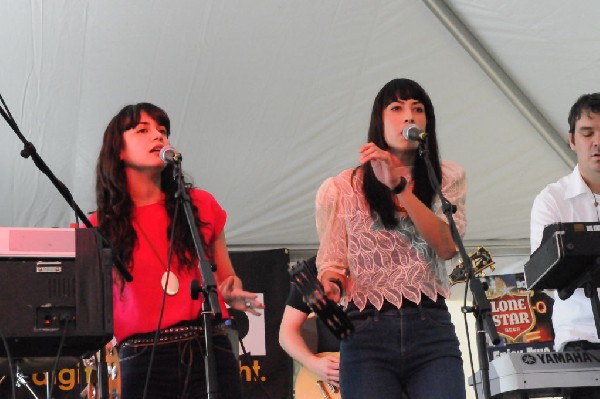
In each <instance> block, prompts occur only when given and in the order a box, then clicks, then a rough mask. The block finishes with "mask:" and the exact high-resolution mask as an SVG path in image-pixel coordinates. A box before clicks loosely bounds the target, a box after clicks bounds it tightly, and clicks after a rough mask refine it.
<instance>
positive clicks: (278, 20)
mask: <svg viewBox="0 0 600 399" xmlns="http://www.w3.org/2000/svg"><path fill="white" fill-rule="evenodd" d="M598 15H600V2H596V1H591V0H588V1H578V2H564V1H559V0H545V1H542V0H534V1H527V2H523V1H518V0H506V1H500V2H499V1H493V0H480V1H472V0H451V1H447V2H443V1H441V0H440V1H424V2H421V1H416V0H402V1H399V0H393V1H392V0H390V1H359V0H349V1H328V2H307V1H292V0H290V1H280V0H269V1H237V0H235V1H234V0H231V1H191V0H188V1H177V2H173V1H167V0H155V1H141V0H137V1H126V2H123V1H117V0H108V1H107V0H103V1H90V0H87V1H85V0H84V1H69V0H53V1H42V0H34V1H27V2H24V1H18V0H7V1H3V2H0V26H1V27H0V30H1V31H2V42H1V43H0V51H1V53H2V55H3V57H2V68H1V70H2V73H1V74H0V94H2V96H3V98H4V100H5V101H6V103H7V105H8V107H9V108H10V110H11V112H12V114H13V116H14V118H15V120H16V121H17V123H18V124H19V126H20V128H21V131H22V132H23V134H24V136H25V137H26V138H27V140H29V141H31V142H32V143H33V144H34V145H35V146H36V147H37V150H38V152H39V153H40V155H41V156H42V158H43V159H44V160H45V161H46V163H47V164H48V165H49V166H50V168H51V169H52V170H53V171H54V173H55V174H56V176H58V177H59V178H60V179H61V180H62V181H63V182H64V184H65V185H66V186H67V187H68V188H69V189H70V190H71V192H72V194H73V197H74V198H75V200H76V201H77V203H78V204H79V205H80V207H81V208H82V209H83V210H84V211H86V212H87V211H93V210H94V209H95V197H94V168H95V162H96V158H97V154H98V151H99V148H100V143H101V137H102V133H103V131H104V128H105V127H106V125H107V123H108V121H109V120H110V118H111V117H112V116H113V115H115V114H116V113H117V112H118V110H119V109H120V108H121V107H122V106H124V105H126V104H130V103H136V102H141V101H149V102H153V103H155V104H157V105H159V106H161V107H162V108H164V109H165V110H166V111H167V112H168V113H169V115H170V117H171V120H172V132H173V135H172V144H173V145H174V146H175V147H176V148H178V149H180V150H181V152H182V153H183V157H184V160H183V166H184V169H185V170H186V172H187V173H188V174H189V175H190V176H192V177H193V179H194V182H195V184H196V185H197V186H199V187H201V188H204V189H206V190H208V191H210V192H211V193H213V194H214V195H215V197H216V198H217V200H218V201H219V202H220V203H221V204H222V206H223V207H224V208H225V209H226V210H227V211H228V214H229V219H228V223H227V229H226V235H227V238H228V242H229V244H230V246H231V247H232V248H269V247H288V248H292V249H297V250H301V249H306V250H311V249H314V248H316V247H317V245H318V239H317V236H316V232H315V228H314V196H315V193H316V190H317V189H318V187H319V185H320V183H321V182H322V181H323V180H324V179H325V178H326V177H328V176H332V175H335V174H337V173H338V172H339V171H341V170H342V169H344V168H348V167H352V166H355V165H357V164H358V148H359V147H360V145H361V144H362V143H364V141H365V140H366V131H367V126H368V121H369V114H370V108H371V105H372V102H373V99H374V97H375V94H376V93H377V91H378V90H379V89H380V88H381V87H382V86H383V85H384V84H385V83H386V82H387V81H389V80H391V79H393V78H396V77H409V78H412V79H414V80H416V81H418V82H420V83H421V84H422V85H423V86H424V87H425V89H426V90H427V91H428V92H429V94H430V96H431V98H432V100H433V102H434V105H435V107H436V114H437V121H438V134H439V141H440V148H441V151H442V157H443V158H447V159H453V160H455V161H458V162H459V163H461V164H462V165H464V167H465V168H466V171H467V176H468V179H469V192H468V200H467V201H468V202H467V211H468V221H469V224H468V230H467V236H466V240H467V244H469V245H476V244H479V243H487V245H488V246H492V247H496V248H497V249H504V250H505V251H508V252H510V253H514V254H521V255H523V254H526V253H527V252H528V236H529V212H530V207H531V203H532V201H533V198H534V196H535V195H536V193H537V192H539V190H540V189H541V188H542V187H543V186H545V185H546V184H547V183H549V182H552V181H555V180H557V179H558V178H559V177H561V176H563V175H565V174H567V173H568V172H569V171H570V170H571V168H572V166H573V159H574V158H573V157H572V156H571V155H570V150H569V149H568V147H567V144H566V131H567V127H568V126H567V123H566V118H567V113H568V110H569V107H570V106H571V104H572V103H573V102H574V101H575V100H576V98H577V97H578V96H579V95H580V94H583V93H588V92H593V91H597V90H598V87H599V85H598V72H597V67H598V55H597V54H600V51H599V50H600V40H599V36H600V33H599V31H598V29H597V26H596V25H597V16H598ZM470 34H472V36H470ZM465 48H466V49H465ZM0 132H1V134H2V137H3V140H2V141H3V143H4V151H3V156H2V157H1V158H0V168H1V169H2V170H3V177H2V179H1V182H0V188H1V190H2V193H3V195H2V198H3V199H2V201H1V202H0V204H1V208H0V225H3V226H18V227H52V226H59V227H66V226H68V225H69V223H70V222H73V221H74V213H73V212H72V211H71V210H70V208H69V207H68V206H67V204H66V203H65V201H64V199H63V198H62V197H60V195H59V194H58V193H57V191H56V190H55V189H54V187H53V186H52V185H51V184H50V182H49V181H48V179H47V178H46V177H45V176H44V175H42V174H41V173H40V172H39V171H38V170H37V169H36V168H35V166H34V165H33V163H32V162H31V161H30V160H25V159H22V158H21V157H20V156H19V152H20V150H21V149H22V148H23V145H22V143H21V142H20V141H19V140H18V139H17V137H16V136H15V135H14V134H13V133H12V131H11V130H10V129H9V127H8V126H7V125H6V124H4V123H3V122H2V124H0ZM557 143H558V145H557ZM565 150H566V151H565Z"/></svg>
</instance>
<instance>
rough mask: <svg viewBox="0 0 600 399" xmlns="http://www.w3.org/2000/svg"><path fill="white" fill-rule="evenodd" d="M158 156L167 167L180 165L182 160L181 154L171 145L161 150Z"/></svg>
mask: <svg viewBox="0 0 600 399" xmlns="http://www.w3.org/2000/svg"><path fill="white" fill-rule="evenodd" d="M158 156H159V157H160V160H161V161H163V162H164V163H165V164H167V165H168V164H170V163H179V162H181V159H182V156H181V153H180V152H179V151H177V150H176V149H175V147H171V146H170V145H166V146H164V147H163V148H161V149H160V153H159V154H158Z"/></svg>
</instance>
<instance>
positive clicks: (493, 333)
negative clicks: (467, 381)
mask: <svg viewBox="0 0 600 399" xmlns="http://www.w3.org/2000/svg"><path fill="white" fill-rule="evenodd" d="M427 143H428V139H427V136H425V137H424V139H422V140H419V156H421V157H422V158H423V160H424V161H425V165H426V167H427V174H428V175H429V183H430V184H431V187H432V188H433V190H434V192H435V193H436V194H437V195H438V197H439V198H440V200H441V201H442V210H443V212H444V214H445V215H446V218H447V219H448V225H449V226H450V232H451V234H452V239H453V240H454V243H455V244H456V247H457V248H458V252H459V253H460V256H461V258H462V260H463V265H464V267H465V269H466V275H467V284H468V286H469V288H470V289H471V293H472V295H473V306H472V307H468V308H463V309H462V312H463V313H473V314H474V316H475V317H476V320H477V323H476V325H477V340H476V341H477V350H478V353H479V368H480V371H481V384H482V388H483V395H484V398H485V399H489V398H491V391H490V375H489V368H490V364H489V360H488V357H487V346H486V341H485V333H486V332H487V334H488V335H489V336H490V339H491V341H492V343H493V344H494V345H497V344H498V343H499V342H500V337H499V336H498V331H497V330H496V325H495V324H494V321H493V320H492V314H491V313H492V307H491V305H490V301H489V300H488V298H487V297H486V296H485V290H484V289H483V284H482V283H481V280H479V279H478V278H475V274H474V272H473V266H472V264H471V258H469V255H468V254H467V251H466V250H465V246H464V244H463V242H462V238H461V237H460V234H459V232H458V228H457V227H456V223H455V222H454V217H453V216H452V215H453V213H454V212H455V211H456V207H455V206H454V205H452V204H451V203H450V202H449V201H448V200H447V199H446V198H445V197H444V194H443V193H442V188H441V187H440V182H439V181H438V180H437V178H436V176H435V171H434V170H433V166H432V165H431V160H430V159H429V151H428V149H427ZM473 384H474V386H475V389H477V381H473Z"/></svg>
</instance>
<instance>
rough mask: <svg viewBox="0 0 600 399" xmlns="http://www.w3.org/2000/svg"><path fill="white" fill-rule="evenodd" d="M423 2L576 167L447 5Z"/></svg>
mask: <svg viewBox="0 0 600 399" xmlns="http://www.w3.org/2000/svg"><path fill="white" fill-rule="evenodd" d="M423 2H424V3H425V5H426V6H427V7H428V8H429V9H430V10H431V12H432V13H433V14H434V15H435V16H436V17H437V19H438V20H439V21H440V22H441V23H442V24H443V25H444V26H445V27H446V28H447V29H448V30H449V31H450V33H451V34H452V36H454V38H455V39H456V40H457V41H458V42H459V43H460V45H461V46H462V47H463V48H464V49H465V50H466V51H467V53H469V55H470V56H471V58H473V60H474V61H475V62H477V64H478V65H479V66H480V67H481V68H482V69H483V71H484V72H485V73H486V74H487V75H488V76H489V77H490V79H492V81H493V82H494V83H495V84H496V85H497V86H498V88H499V89H500V90H501V91H502V92H503V93H504V95H506V97H508V99H509V100H510V101H511V102H512V103H513V105H514V106H515V107H516V108H517V109H518V110H519V112H521V114H522V115H523V116H524V117H525V118H526V119H527V120H528V121H529V123H531V125H532V126H533V127H534V128H535V130H536V131H537V132H538V133H539V134H540V135H541V136H542V138H543V139H544V140H546V142H547V143H548V144H549V145H550V147H552V149H553V150H554V151H555V152H556V153H557V154H558V156H560V158H561V159H562V160H563V161H564V162H565V163H566V164H567V166H569V168H573V167H575V164H576V163H577V162H576V157H575V154H574V153H573V152H572V151H570V150H567V148H568V147H567V145H566V144H565V141H564V140H563V139H562V137H561V135H560V133H559V132H558V131H556V129H554V128H553V127H552V125H551V124H550V123H549V122H548V120H547V119H546V118H545V117H544V116H543V114H542V113H541V112H540V111H539V110H538V108H537V107H536V106H535V105H534V104H533V102H532V101H531V100H530V99H529V97H527V96H526V95H525V94H524V93H523V92H522V91H521V89H519V87H518V86H517V85H516V84H515V82H514V81H513V79H512V78H511V77H510V76H509V75H508V74H507V73H506V71H504V69H503V68H502V67H501V66H500V65H499V64H498V63H497V62H496V60H495V59H494V57H492V56H491V55H490V53H489V52H488V51H487V50H486V48H485V47H484V46H483V45H482V44H481V42H479V40H478V39H477V38H476V37H475V36H474V35H473V33H471V31H470V30H469V28H467V26H466V25H465V24H464V23H463V22H462V21H461V19H460V18H459V17H458V16H457V15H456V14H455V13H454V11H452V9H451V8H450V7H449V6H448V5H447V4H446V2H445V1H444V0H423Z"/></svg>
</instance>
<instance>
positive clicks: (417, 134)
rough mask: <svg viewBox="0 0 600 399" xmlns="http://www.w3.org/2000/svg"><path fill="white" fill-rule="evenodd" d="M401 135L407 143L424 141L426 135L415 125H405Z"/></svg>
mask: <svg viewBox="0 0 600 399" xmlns="http://www.w3.org/2000/svg"><path fill="white" fill-rule="evenodd" d="M402 135H403V136H404V138H405V139H406V140H408V141H425V139H426V138H427V133H426V132H424V131H423V129H421V128H420V127H419V126H417V125H413V124H410V125H406V126H404V129H402Z"/></svg>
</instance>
